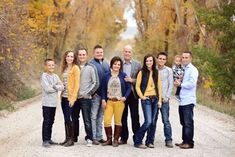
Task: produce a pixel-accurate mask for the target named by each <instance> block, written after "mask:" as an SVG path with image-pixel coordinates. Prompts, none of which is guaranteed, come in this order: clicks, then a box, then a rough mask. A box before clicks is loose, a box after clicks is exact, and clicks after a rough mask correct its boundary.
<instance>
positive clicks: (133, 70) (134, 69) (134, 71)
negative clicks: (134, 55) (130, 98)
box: [124, 59, 141, 98]
mask: <svg viewBox="0 0 235 157" xmlns="http://www.w3.org/2000/svg"><path fill="white" fill-rule="evenodd" d="M140 70H141V64H140V62H138V61H137V60H134V59H132V60H131V78H132V79H134V82H133V83H132V84H131V90H132V92H133V94H134V96H135V97H136V98H137V97H138V96H137V94H136V91H135V82H136V77H137V74H138V72H139V71H140ZM124 72H125V71H124Z"/></svg>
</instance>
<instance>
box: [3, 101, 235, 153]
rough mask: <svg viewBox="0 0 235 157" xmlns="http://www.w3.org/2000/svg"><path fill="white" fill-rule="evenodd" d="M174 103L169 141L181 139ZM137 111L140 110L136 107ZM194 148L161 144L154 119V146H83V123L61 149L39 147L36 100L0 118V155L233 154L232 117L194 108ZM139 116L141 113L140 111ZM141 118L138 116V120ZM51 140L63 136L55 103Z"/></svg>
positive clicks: (234, 133) (38, 105)
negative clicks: (72, 140)
mask: <svg viewBox="0 0 235 157" xmlns="http://www.w3.org/2000/svg"><path fill="white" fill-rule="evenodd" d="M177 109H178V104H177V102H176V101H175V100H174V99H172V101H171V113H170V120H171V124H172V129H173V140H174V141H173V142H174V143H175V142H181V126H180V124H179V117H178V110H177ZM140 113H142V110H141V109H140ZM194 113H195V138H194V140H195V148H194V149H190V150H182V149H179V148H178V147H176V146H175V147H174V148H166V147H165V146H164V136H163V126H162V122H161V118H160V117H159V118H160V119H159V120H158V124H157V133H156V141H155V148H154V149H146V150H140V149H137V148H134V147H133V142H132V139H131V138H130V139H129V141H128V144H127V145H122V146H119V147H118V148H113V147H112V146H106V147H103V146H92V147H86V145H85V141H84V128H83V122H82V123H81V129H80V136H79V142H78V143H76V144H75V145H74V146H73V147H69V148H65V147H62V146H53V147H51V148H43V147H42V146H41V144H42V141H41V124H42V110H41V100H40V99H38V100H36V101H34V102H33V103H30V104H28V105H27V106H25V107H23V108H20V109H19V110H18V111H16V112H14V113H11V114H9V115H8V116H7V117H0V156H1V157H66V156H69V157H88V156H89V157H144V156H145V157H148V156H157V157H235V119H234V118H232V117H229V116H226V115H224V114H221V113H218V112H215V111H212V110H210V109H208V108H206V107H203V106H199V105H198V106H197V107H196V108H195V112H194ZM141 115H142V114H141ZM142 122H143V119H142V118H141V123H142ZM52 136H53V139H54V140H55V141H62V140H63V139H64V127H63V116H62V112H61V107H60V105H58V108H57V113H56V120H55V124H54V127H53V135H52Z"/></svg>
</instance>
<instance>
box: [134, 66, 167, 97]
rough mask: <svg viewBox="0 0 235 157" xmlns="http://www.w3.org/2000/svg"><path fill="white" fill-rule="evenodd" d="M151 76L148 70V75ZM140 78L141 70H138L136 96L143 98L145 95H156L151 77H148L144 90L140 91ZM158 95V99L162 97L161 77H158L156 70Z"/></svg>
mask: <svg viewBox="0 0 235 157" xmlns="http://www.w3.org/2000/svg"><path fill="white" fill-rule="evenodd" d="M149 76H152V72H150V75H149ZM141 78H142V71H140V72H139V73H138V75H137V79H136V92H137V94H138V96H139V97H140V99H143V98H144V97H145V96H152V95H156V90H155V86H154V82H153V77H149V80H148V85H147V87H146V90H145V92H144V93H142V92H141V89H140V85H141V81H142V80H141ZM157 86H158V87H157V88H158V97H159V100H161V98H162V94H161V91H162V86H161V79H160V73H159V72H158V85H157Z"/></svg>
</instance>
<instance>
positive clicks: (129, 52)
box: [123, 45, 132, 61]
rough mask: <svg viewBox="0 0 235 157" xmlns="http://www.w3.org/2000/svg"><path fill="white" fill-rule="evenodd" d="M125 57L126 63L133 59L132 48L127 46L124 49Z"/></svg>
mask: <svg viewBox="0 0 235 157" xmlns="http://www.w3.org/2000/svg"><path fill="white" fill-rule="evenodd" d="M123 57H124V60H125V61H130V60H131V58H132V47H131V46H129V45H127V46H125V47H124V49H123Z"/></svg>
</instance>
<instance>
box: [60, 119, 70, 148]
mask: <svg viewBox="0 0 235 157" xmlns="http://www.w3.org/2000/svg"><path fill="white" fill-rule="evenodd" d="M64 128H65V140H64V142H61V143H59V144H60V145H64V144H65V143H66V142H67V141H68V124H67V123H66V122H65V123H64Z"/></svg>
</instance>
